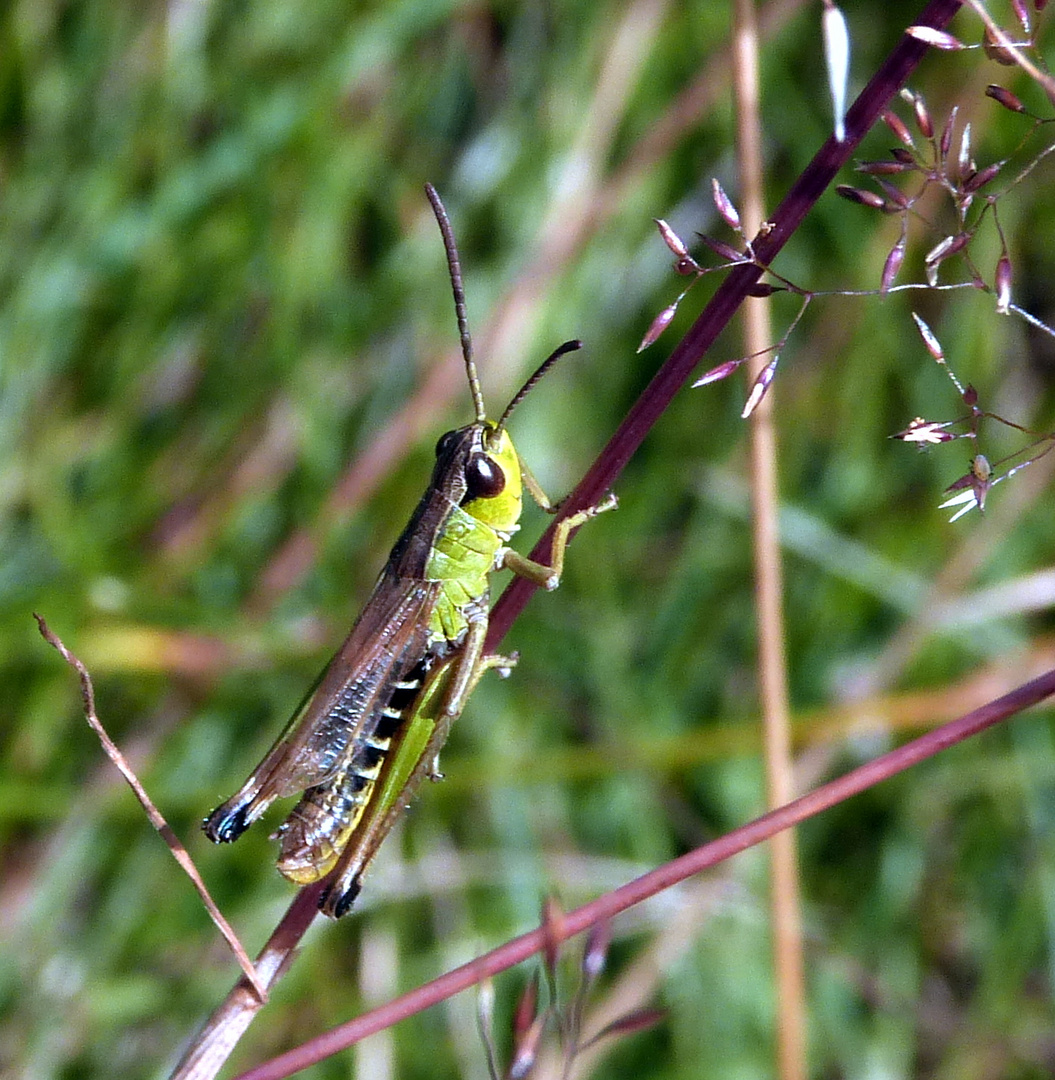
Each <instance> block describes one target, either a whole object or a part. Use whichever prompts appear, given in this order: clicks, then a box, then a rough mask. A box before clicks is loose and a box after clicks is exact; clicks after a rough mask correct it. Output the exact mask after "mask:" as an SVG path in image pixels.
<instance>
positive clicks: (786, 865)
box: [733, 0, 845, 1080]
mask: <svg viewBox="0 0 1055 1080" xmlns="http://www.w3.org/2000/svg"><path fill="white" fill-rule="evenodd" d="M734 20H735V22H734V28H733V36H734V50H735V53H736V57H737V62H736V63H735V64H734V65H733V88H734V91H735V107H736V142H737V164H738V166H739V170H740V179H741V196H742V200H743V220H744V228H745V229H746V231H747V232H748V234H754V233H758V232H760V231H761V229H762V226H763V222H764V221H765V204H764V202H763V194H762V193H763V188H764V176H763V171H764V165H763V160H762V145H761V132H762V117H761V110H760V106H759V94H760V87H759V77H758V72H759V57H758V52H759V50H758V27H757V23H756V18H755V11H754V0H736V4H735V6H734ZM840 112H841V109H840ZM836 132H837V136H838V137H842V136H843V135H844V134H845V131H844V129H843V124H842V117H841V115H840V117H839V124H838V127H837V128H836ZM770 308H771V302H770V300H769V299H767V298H757V299H748V300H747V301H746V302H745V304H744V316H743V317H744V349H745V351H746V352H747V353H748V354H749V356H753V358H752V359H749V360H748V362H747V368H746V374H747V376H748V380H749V381H750V382H751V383H752V384H753V390H752V393H751V394H749V396H748V404H749V405H750V404H751V402H752V399H753V397H754V396H755V393H756V392H757V393H758V395H759V401H758V404H757V406H756V407H754V408H753V409H752V410H751V421H750V457H751V468H750V476H751V507H752V515H751V522H752V526H751V528H752V546H753V548H754V563H755V613H756V622H757V625H758V657H757V661H756V667H757V679H758V688H759V697H760V699H761V705H762V723H763V730H764V742H765V766H766V805H767V806H768V807H769V808H770V809H775V808H776V807H778V806H782V805H783V804H784V803H787V802H789V801H790V800H791V798H792V797H793V795H794V767H793V762H792V759H791V709H790V706H789V704H788V667H787V653H786V651H785V648H784V640H785V633H784V574H783V562H782V555H781V546H780V528H779V525H778V523H777V522H778V516H779V510H778V505H777V504H778V494H777V435H776V428H775V426H774V423H773V411H774V399H773V396H772V394H769V393H766V390H767V388H768V381H767V379H768V380H769V381H771V380H772V378H773V373H774V372H775V369H776V357H774V358H773V359H772V360H768V361H767V360H766V358H765V356H764V355H763V351H764V350H765V348H766V346H767V344H768V343H769V342H770V341H771V340H772V320H771V319H770ZM744 411H745V412H746V411H747V408H746V407H745V410H744ZM770 857H771V862H770V885H769V890H770V913H771V918H772V938H773V969H774V979H775V985H776V1058H777V1060H776V1069H777V1075H778V1076H779V1077H780V1078H781V1080H804V1078H805V1076H806V987H805V974H804V961H803V956H802V914H801V910H800V904H799V870H798V855H797V852H796V846H795V833H794V832H793V831H792V830H790V829H788V830H786V831H785V832H782V833H780V834H778V835H777V836H775V837H774V838H773V842H772V844H771V845H770Z"/></svg>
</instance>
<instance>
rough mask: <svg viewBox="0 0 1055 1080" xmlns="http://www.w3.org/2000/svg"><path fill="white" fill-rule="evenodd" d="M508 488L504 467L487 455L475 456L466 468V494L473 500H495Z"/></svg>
mask: <svg viewBox="0 0 1055 1080" xmlns="http://www.w3.org/2000/svg"><path fill="white" fill-rule="evenodd" d="M505 486H506V474H505V473H504V472H502V467H501V466H500V465H499V464H498V463H497V462H495V461H492V460H491V459H490V458H489V457H488V456H487V455H486V454H473V456H472V457H471V458H469V462H468V464H467V465H466V466H465V487H466V493H467V494H468V496H469V497H470V498H472V499H493V498H494V497H495V496H496V495H501V494H502V492H503V490H505Z"/></svg>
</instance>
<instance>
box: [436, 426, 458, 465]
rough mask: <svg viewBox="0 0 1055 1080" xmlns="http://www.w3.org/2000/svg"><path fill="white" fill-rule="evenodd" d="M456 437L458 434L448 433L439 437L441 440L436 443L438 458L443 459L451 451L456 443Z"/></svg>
mask: <svg viewBox="0 0 1055 1080" xmlns="http://www.w3.org/2000/svg"><path fill="white" fill-rule="evenodd" d="M455 435H456V432H454V431H447V432H444V433H443V434H442V435H441V436H440V437H439V440H438V441H437V443H436V457H438V458H441V457H443V455H444V454H446V453H447V451H448V450H450V448H451V446H452V445H453V443H454V438H455Z"/></svg>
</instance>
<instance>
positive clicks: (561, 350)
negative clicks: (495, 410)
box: [495, 341, 582, 435]
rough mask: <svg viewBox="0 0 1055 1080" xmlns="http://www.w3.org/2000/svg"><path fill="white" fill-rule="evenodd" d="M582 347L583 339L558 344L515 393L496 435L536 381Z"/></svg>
mask: <svg viewBox="0 0 1055 1080" xmlns="http://www.w3.org/2000/svg"><path fill="white" fill-rule="evenodd" d="M581 348H582V342H581V341H566V342H564V344H563V345H558V346H557V347H556V348H555V349H554V350H553V352H551V353H550V354H549V356H547V357H546V359H545V360H543V361H542V363H541V364H540V365H539V367H538V370H537V371H536V372H535V374H534V375H532V376H531V378H529V379H528V381H527V382H526V383H524V385H523V386H522V387H521V388H520V389H519V390H518V391H517V392H516V393H515V394H514V395H513V400H512V401H511V402H510V403H509V404H508V405H507V406H506V411H505V412H504V413H502V417H501V419H500V420H499V421H498V423H497V424H496V425H495V435H499V434H501V431H502V429H503V428H504V427H505V426H506V421H507V420H508V419H509V417H510V415H511V413H512V412H513V410H514V409H515V408H516V407H517V406H518V405H519V404H520V403H521V402H522V401H523V400H524V398H526V397H527V396H528V394H529V393H530V392H531V390H532V388H533V387H534V385H535V383H537V382H538V381H539V379H541V378H542V376H543V375H545V374H546V372H547V371H549V369H550V368H551V367H553V365H554V364H555V363H556V362H557V361H558V360H559V359H560V358H561V357H562V356H564V355H565V354H566V353H570V352H575V350H576V349H581Z"/></svg>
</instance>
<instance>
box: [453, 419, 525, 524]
mask: <svg viewBox="0 0 1055 1080" xmlns="http://www.w3.org/2000/svg"><path fill="white" fill-rule="evenodd" d="M433 484H434V485H436V486H438V487H440V488H441V489H442V490H445V491H447V492H448V494H449V495H450V496H451V497H452V498H453V499H454V500H456V501H457V502H458V503H459V505H460V506H461V507H462V509H463V510H465V512H466V513H468V514H471V515H472V516H473V517H474V518H476V520H477V521H480V522H482V523H483V524H485V525H488V526H489V527H490V528H492V529H495V530H496V531H498V532H504V533H510V532H512V531H513V530H514V528H515V527H516V524H517V521H518V520H519V519H520V510H521V505H522V492H523V486H522V483H521V478H520V459H519V458H518V457H517V452H516V449H515V448H514V446H513V440H512V439H511V438H510V437H509V432H508V431H506V430H504V429H499V428H498V427H497V426H496V425H495V424H493V423H491V421H489V420H484V421H477V422H476V423H474V424H469V425H467V426H466V427H463V428H458V429H457V430H456V431H448V432H447V434H446V435H444V436H442V438H441V439H440V441H439V442H438V443H437V444H436V471H435V474H434V476H433Z"/></svg>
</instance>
